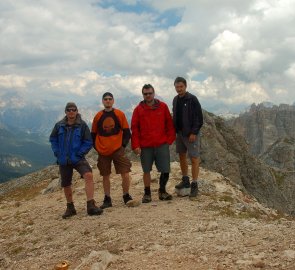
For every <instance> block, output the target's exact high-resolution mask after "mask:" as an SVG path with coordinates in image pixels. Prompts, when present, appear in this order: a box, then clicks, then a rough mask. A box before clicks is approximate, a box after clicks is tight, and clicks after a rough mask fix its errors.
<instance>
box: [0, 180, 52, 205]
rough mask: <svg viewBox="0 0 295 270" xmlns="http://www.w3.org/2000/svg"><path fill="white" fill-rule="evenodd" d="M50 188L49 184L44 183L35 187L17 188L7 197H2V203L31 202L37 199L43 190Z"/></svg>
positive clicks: (0, 197)
mask: <svg viewBox="0 0 295 270" xmlns="http://www.w3.org/2000/svg"><path fill="white" fill-rule="evenodd" d="M47 186H48V182H47V181H44V182H42V183H39V184H38V185H35V186H28V187H27V186H24V187H17V188H15V189H14V190H12V191H9V192H8V193H6V194H5V196H0V203H1V202H2V201H3V200H5V201H7V200H14V201H22V200H25V201H29V200H32V199H33V198H35V197H36V196H37V195H39V194H40V192H41V190H42V189H44V188H45V187H47Z"/></svg>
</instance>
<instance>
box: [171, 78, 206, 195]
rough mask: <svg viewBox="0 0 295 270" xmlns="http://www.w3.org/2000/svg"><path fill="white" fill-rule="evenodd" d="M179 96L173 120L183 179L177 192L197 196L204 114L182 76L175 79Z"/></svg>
mask: <svg viewBox="0 0 295 270" xmlns="http://www.w3.org/2000/svg"><path fill="white" fill-rule="evenodd" d="M174 87H175V90H176V92H177V94H178V95H177V96H176V97H174V99H173V122H174V126H175V129H176V152H177V153H178V154H179V161H180V168H181V172H182V180H181V182H180V183H179V184H177V185H176V186H175V189H176V193H177V194H178V195H181V196H187V195H189V197H190V198H192V199H193V198H195V197H196V196H197V194H198V182H197V180H198V175H199V163H200V158H199V156H200V149H199V148H200V129H201V127H202V125H203V114H202V108H201V105H200V103H199V101H198V99H197V97H196V96H195V95H193V94H191V93H189V92H187V91H186V87H187V83H186V80H185V79H184V78H182V77H177V78H176V79H175V81H174ZM187 154H188V156H189V158H190V160H191V164H192V182H191V183H190V180H189V177H188V163H187V159H186V155H187Z"/></svg>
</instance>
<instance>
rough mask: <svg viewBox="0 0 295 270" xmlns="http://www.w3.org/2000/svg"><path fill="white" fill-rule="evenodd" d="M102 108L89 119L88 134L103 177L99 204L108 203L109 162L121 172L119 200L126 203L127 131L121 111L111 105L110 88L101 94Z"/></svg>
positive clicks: (128, 197) (109, 186)
mask: <svg viewBox="0 0 295 270" xmlns="http://www.w3.org/2000/svg"><path fill="white" fill-rule="evenodd" d="M102 103H103V105H104V110H102V111H99V112H98V113H97V114H96V115H95V117H94V119H93V122H92V129H91V135H92V139H93V144H94V148H95V149H96V151H97V152H98V161H97V167H98V169H99V171H100V175H102V177H103V189H104V193H105V197H104V201H103V204H102V205H101V207H100V208H102V209H104V208H108V207H112V199H111V196H110V191H111V183H110V175H111V164H112V161H113V163H114V166H115V170H116V173H117V174H121V176H122V187H123V201H124V203H125V204H126V203H127V202H129V201H131V200H132V197H131V196H130V195H129V186H130V178H129V172H130V171H131V170H130V168H131V162H130V160H129V159H128V158H127V157H126V156H125V147H126V146H127V144H128V142H129V140H130V137H131V134H130V129H129V125H128V122H127V119H126V116H125V114H124V113H123V112H122V111H120V110H118V109H115V108H113V105H114V97H113V94H112V93H110V92H106V93H104V94H103V96H102Z"/></svg>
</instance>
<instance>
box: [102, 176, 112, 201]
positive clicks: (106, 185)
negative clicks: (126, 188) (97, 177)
mask: <svg viewBox="0 0 295 270" xmlns="http://www.w3.org/2000/svg"><path fill="white" fill-rule="evenodd" d="M102 183H103V191H104V194H105V195H107V196H109V197H110V194H111V181H110V174H109V175H104V176H103V177H102Z"/></svg>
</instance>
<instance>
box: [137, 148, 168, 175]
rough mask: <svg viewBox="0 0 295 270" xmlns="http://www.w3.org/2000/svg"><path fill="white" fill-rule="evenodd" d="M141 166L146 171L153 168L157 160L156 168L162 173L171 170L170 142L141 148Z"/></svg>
mask: <svg viewBox="0 0 295 270" xmlns="http://www.w3.org/2000/svg"><path fill="white" fill-rule="evenodd" d="M140 160H141V166H142V170H143V172H144V173H148V172H150V171H151V170H152V167H153V163H154V162H155V165H156V168H157V170H158V171H159V172H161V173H169V172H170V151H169V145H168V144H162V145H160V146H158V147H145V148H141V155H140Z"/></svg>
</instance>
